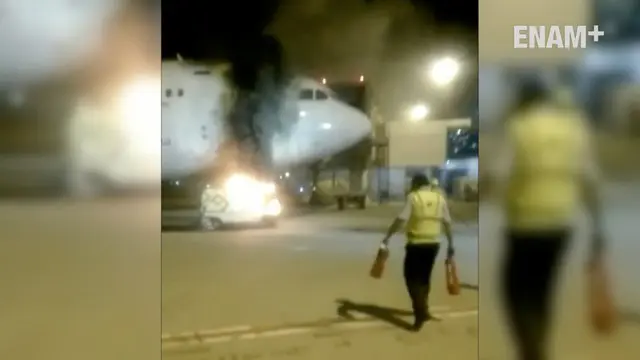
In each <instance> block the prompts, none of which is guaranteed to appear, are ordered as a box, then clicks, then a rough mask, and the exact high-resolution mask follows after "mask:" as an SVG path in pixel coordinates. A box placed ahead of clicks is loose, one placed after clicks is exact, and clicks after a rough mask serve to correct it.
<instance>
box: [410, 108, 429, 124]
mask: <svg viewBox="0 0 640 360" xmlns="http://www.w3.org/2000/svg"><path fill="white" fill-rule="evenodd" d="M409 116H410V118H411V120H413V121H419V120H424V119H425V118H426V117H427V116H429V107H428V106H427V105H424V104H418V105H414V106H413V107H412V108H411V110H410V111H409Z"/></svg>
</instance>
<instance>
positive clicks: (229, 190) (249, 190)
mask: <svg viewBox="0 0 640 360" xmlns="http://www.w3.org/2000/svg"><path fill="white" fill-rule="evenodd" d="M224 190H225V194H226V196H227V199H228V200H229V203H230V205H231V206H232V207H233V208H234V209H236V210H240V209H242V210H248V211H261V210H262V205H263V199H264V194H265V193H264V184H263V183H261V182H259V181H257V180H255V179H253V178H251V177H249V176H246V175H240V174H236V175H233V176H231V177H230V178H229V179H228V180H227V182H226V183H225V187H224Z"/></svg>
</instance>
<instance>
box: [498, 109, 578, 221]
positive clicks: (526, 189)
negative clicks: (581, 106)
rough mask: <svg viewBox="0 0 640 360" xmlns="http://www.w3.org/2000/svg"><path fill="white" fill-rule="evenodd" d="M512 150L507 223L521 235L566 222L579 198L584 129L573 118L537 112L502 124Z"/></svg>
mask: <svg viewBox="0 0 640 360" xmlns="http://www.w3.org/2000/svg"><path fill="white" fill-rule="evenodd" d="M507 131H508V132H507V136H508V137H509V139H508V140H509V141H510V142H511V144H512V146H513V152H514V153H513V156H514V157H513V163H512V165H511V167H512V171H511V177H510V179H509V183H508V185H507V189H506V190H507V198H506V212H507V214H506V215H507V224H508V226H510V227H511V228H515V229H522V230H537V229H549V228H557V227H564V226H568V225H570V224H571V223H572V221H573V217H574V215H575V213H576V210H577V207H578V205H579V199H580V181H579V180H580V179H579V176H580V175H581V174H580V172H581V168H582V165H583V164H581V162H582V161H583V156H584V151H585V146H587V140H588V129H587V128H586V125H585V124H584V122H583V119H582V118H581V117H580V116H579V114H578V113H569V112H567V111H562V110H560V109H553V108H543V107H541V108H539V109H535V110H532V111H530V112H529V113H527V114H524V115H522V116H520V117H519V118H516V119H511V121H510V122H509V123H508V129H507Z"/></svg>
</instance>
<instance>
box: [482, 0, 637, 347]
mask: <svg viewBox="0 0 640 360" xmlns="http://www.w3.org/2000/svg"><path fill="white" fill-rule="evenodd" d="M636 3H637V2H632V1H615V2H612V1H604V0H567V1H550V0H543V1H536V2H532V1H528V0H511V1H507V0H486V1H482V2H480V9H479V10H480V26H479V33H480V36H479V42H480V45H479V51H480V77H479V78H480V84H479V109H480V114H479V115H480V116H479V117H480V120H479V123H480V139H481V140H480V144H481V146H480V150H481V151H480V157H479V163H480V178H481V186H480V189H481V193H480V195H481V198H482V200H481V205H480V220H479V221H480V239H479V241H480V244H482V246H481V247H480V267H479V274H480V283H481V284H482V290H481V291H480V314H481V315H480V329H479V332H480V358H491V359H503V358H504V359H507V358H514V357H515V356H514V354H513V353H512V350H513V349H512V346H511V344H512V337H511V335H512V334H510V333H509V331H508V330H507V326H506V323H505V319H504V317H503V315H504V314H503V311H502V308H501V305H502V299H501V296H500V285H501V284H500V281H501V276H502V275H501V274H500V271H501V270H502V268H501V267H502V260H503V259H502V255H503V229H504V227H503V224H504V222H503V216H502V211H501V208H500V203H499V201H498V199H496V198H495V197H494V196H493V195H494V193H492V191H491V190H492V186H491V185H493V183H492V181H491V180H490V179H491V178H492V175H493V173H492V171H491V169H493V166H494V165H495V162H494V160H495V159H496V158H499V157H500V156H501V155H504V154H501V153H500V150H499V149H500V147H499V144H500V143H501V140H502V136H501V131H502V125H503V124H504V121H505V120H506V118H507V113H508V112H509V109H510V108H511V107H512V106H513V105H514V94H515V93H516V91H515V90H516V89H517V88H518V84H519V83H520V82H521V81H522V80H523V79H525V78H531V77H537V78H539V79H543V80H544V81H546V82H547V83H549V84H551V85H552V89H553V90H554V91H556V90H557V91H556V92H555V93H556V94H557V95H558V99H559V100H562V101H567V104H569V103H572V105H574V106H577V107H579V108H580V109H581V110H582V111H583V112H584V114H585V115H586V117H587V118H588V120H589V122H590V123H591V125H592V128H593V130H594V131H593V138H594V142H593V145H592V147H593V150H594V153H595V154H596V157H597V161H598V165H599V167H600V168H601V171H602V176H603V185H602V191H603V206H604V212H605V214H604V217H605V224H606V233H607V235H608V238H609V241H610V251H609V252H608V254H607V256H608V263H609V264H610V268H611V269H610V270H611V277H612V279H613V286H614V293H615V298H616V303H617V306H618V307H619V310H620V313H621V321H622V322H621V327H620V328H619V331H618V332H617V333H616V334H614V335H613V336H611V337H609V338H607V339H600V340H601V341H594V340H598V339H597V338H596V336H595V334H594V332H593V331H592V328H591V327H590V326H589V322H588V318H587V313H588V312H587V308H586V306H587V300H588V299H587V298H586V288H585V282H586V280H587V279H586V277H585V272H584V267H585V262H586V256H585V255H586V254H587V250H588V249H587V244H588V243H587V241H588V231H589V229H590V228H589V226H588V224H587V223H586V222H585V219H584V218H583V217H580V218H579V220H578V221H577V232H576V236H575V238H574V239H573V242H572V246H571V250H570V254H569V256H568V257H567V258H566V259H565V261H564V262H563V263H562V264H561V270H560V271H561V274H562V276H561V278H560V281H559V283H558V284H557V288H556V291H555V293H554V298H553V300H552V301H553V302H554V303H555V304H556V305H555V309H554V314H553V315H554V318H553V329H552V331H551V336H552V337H551V338H550V339H549V340H548V341H549V349H550V351H551V353H550V357H551V358H559V359H574V358H575V359H600V358H611V359H633V358H635V357H636V355H633V354H637V353H638V352H639V351H640V344H638V342H637V339H638V338H640V327H639V326H638V325H640V323H638V319H639V318H640V316H639V315H640V283H639V282H638V281H637V280H636V279H635V278H634V275H633V274H637V273H638V270H639V269H638V265H637V260H636V258H637V256H638V254H640V242H638V241H637V226H635V224H636V222H637V214H638V212H639V211H640V162H638V161H637V155H636V154H638V153H640V132H639V131H638V128H639V126H638V124H640V112H639V109H640V101H639V99H640V97H639V96H638V94H640V76H639V75H640V61H639V57H640V26H638V25H639V24H640V21H639V19H640V16H638V14H639V12H638V11H640V7H639V6H637V5H636ZM630 14H635V18H634V17H633V16H630ZM596 24H597V25H599V26H600V28H603V29H605V32H606V34H605V37H604V38H601V39H600V42H599V43H598V44H594V45H593V46H589V47H588V48H587V49H582V50H566V49H558V50H553V49H513V26H514V25H596ZM576 161H578V160H576ZM634 339H635V340H634ZM504 344H510V345H509V346H504Z"/></svg>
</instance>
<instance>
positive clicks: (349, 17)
mask: <svg viewBox="0 0 640 360" xmlns="http://www.w3.org/2000/svg"><path fill="white" fill-rule="evenodd" d="M214 4H215V5H214ZM470 5H471V6H470ZM477 19H478V9H477V2H469V1H463V0H431V1H429V0H423V1H420V0H413V1H412V0H282V1H278V0H235V1H205V0H193V1H185V0H164V1H163V2H162V55H163V59H168V58H175V57H176V54H177V53H180V54H181V55H182V57H184V58H188V59H194V60H205V59H206V60H213V59H221V60H228V59H254V58H259V57H260V56H262V55H261V54H260V52H261V50H260V49H261V48H264V46H263V43H264V39H263V38H261V34H263V33H268V34H272V35H273V36H275V38H277V39H278V41H279V42H280V44H281V45H282V46H283V48H284V55H285V59H286V65H287V66H288V67H289V68H291V69H294V70H295V71H297V72H300V73H304V74H307V75H311V76H314V77H317V78H320V77H327V78H328V79H330V80H333V79H338V80H347V79H357V78H359V76H360V75H361V74H363V75H365V76H366V78H367V81H368V82H370V83H372V84H373V85H374V87H375V88H376V89H378V90H376V91H377V92H378V93H384V94H385V96H384V97H381V99H379V100H378V103H379V106H380V108H381V111H382V113H383V114H385V116H386V117H389V118H393V117H394V116H397V114H398V111H399V110H398V109H400V108H401V107H402V106H406V103H407V102H411V101H415V100H420V99H422V98H427V99H431V98H434V96H439V97H441V95H440V94H434V91H435V90H434V89H430V88H429V86H425V84H424V83H421V84H418V83H416V80H415V79H416V78H417V77H418V78H419V77H420V76H416V72H420V71H422V72H424V70H421V69H420V67H426V63H427V61H428V60H429V59H430V58H432V57H435V56H439V55H440V54H448V53H450V52H452V53H453V54H454V55H455V56H457V57H461V58H462V59H463V60H464V61H465V63H466V68H467V69H466V71H465V72H466V73H467V78H466V79H465V80H464V81H461V84H460V86H459V88H458V89H456V90H455V94H448V97H449V98H451V97H455V98H456V100H455V101H451V100H450V101H448V106H447V109H446V110H447V111H448V112H447V113H446V114H447V115H449V116H457V114H449V112H451V110H453V111H454V112H456V111H457V112H459V113H463V114H467V113H470V112H475V108H476V107H477V105H476V97H477V90H476V89H477V75H476V74H477V25H478V21H477ZM261 44H262V45H261ZM422 64H425V65H422ZM443 111H445V110H444V107H443Z"/></svg>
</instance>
